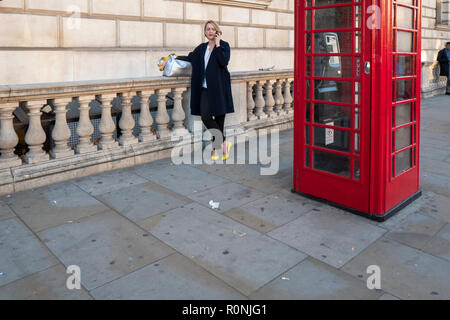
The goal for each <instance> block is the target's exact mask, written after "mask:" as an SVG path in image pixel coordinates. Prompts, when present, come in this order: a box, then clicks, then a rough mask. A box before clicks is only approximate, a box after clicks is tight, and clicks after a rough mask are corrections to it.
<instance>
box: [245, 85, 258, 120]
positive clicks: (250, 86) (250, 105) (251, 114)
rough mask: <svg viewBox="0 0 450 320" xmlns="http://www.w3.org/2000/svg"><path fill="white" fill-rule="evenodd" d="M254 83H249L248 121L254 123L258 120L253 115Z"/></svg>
mask: <svg viewBox="0 0 450 320" xmlns="http://www.w3.org/2000/svg"><path fill="white" fill-rule="evenodd" d="M254 84H255V82H254V81H249V82H247V120H248V121H252V120H255V119H257V117H256V116H255V114H254V113H253V111H254V109H255V101H254V100H253V85H254Z"/></svg>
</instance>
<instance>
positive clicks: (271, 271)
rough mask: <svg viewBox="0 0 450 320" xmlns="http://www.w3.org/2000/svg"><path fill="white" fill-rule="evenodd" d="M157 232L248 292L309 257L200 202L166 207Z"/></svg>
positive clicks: (240, 289) (170, 243) (166, 240)
mask: <svg viewBox="0 0 450 320" xmlns="http://www.w3.org/2000/svg"><path fill="white" fill-rule="evenodd" d="M151 233H152V234H154V235H155V236H156V237H158V238H159V239H161V240H162V241H164V242H165V243H167V244H168V245H170V246H171V247H173V248H174V249H175V250H177V251H178V252H180V253H181V254H183V255H185V256H186V257H188V258H190V259H192V260H193V261H195V262H196V263H197V264H199V265H200V266H202V267H203V268H205V269H206V270H208V271H209V272H211V273H212V274H214V275H215V276H216V277H218V278H220V279H222V280H223V281H225V282H226V283H228V284H229V285H230V286H232V287H233V288H235V289H237V290H239V291H240V292H241V293H243V294H244V295H249V294H250V293H251V292H253V291H254V290H256V289H258V288H259V287H260V286H262V285H264V284H265V283H267V282H269V281H270V280H272V279H273V278H275V277H277V276H278V275H279V274H281V273H282V272H284V271H286V270H288V269H289V268H291V267H293V266H294V265H295V264H297V263H298V262H300V261H301V260H303V259H304V258H306V255H305V254H303V253H301V252H299V251H297V250H295V249H293V248H291V247H289V246H287V245H285V244H283V243H281V242H278V241H276V240H274V239H271V238H269V237H267V236H265V235H263V234H261V233H259V232H257V231H255V230H252V229H250V228H248V227H246V226H244V225H242V224H239V223H238V222H236V221H234V220H232V219H230V218H228V217H225V216H223V215H221V214H219V213H217V212H215V211H213V210H211V209H208V208H205V207H203V206H201V205H200V204H198V203H191V204H188V205H186V206H184V208H177V209H174V210H171V211H170V212H168V213H166V214H165V217H163V218H162V219H161V220H160V221H159V223H158V224H157V225H156V226H154V227H153V229H152V231H151Z"/></svg>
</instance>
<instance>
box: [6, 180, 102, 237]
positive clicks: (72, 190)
mask: <svg viewBox="0 0 450 320" xmlns="http://www.w3.org/2000/svg"><path fill="white" fill-rule="evenodd" d="M6 202H7V203H8V205H9V206H10V207H11V208H12V209H13V210H14V211H15V212H16V214H17V215H18V216H20V218H21V219H22V220H23V221H24V222H25V223H26V224H27V225H28V227H30V228H31V229H32V230H33V231H34V232H39V231H41V230H44V229H47V228H50V227H54V226H58V225H60V224H64V223H70V222H72V221H75V220H78V219H80V218H83V217H87V216H90V215H93V214H95V213H98V212H102V211H105V210H108V207H106V206H105V205H104V204H102V203H101V202H100V201H98V200H96V199H94V198H93V197H92V196H90V195H89V194H88V193H86V192H85V191H83V190H81V189H80V188H79V187H77V186H76V185H74V184H72V183H70V182H63V183H57V184H53V185H50V186H45V187H41V188H38V189H32V190H27V191H22V192H17V193H14V194H12V195H11V197H9V198H7V200H6Z"/></svg>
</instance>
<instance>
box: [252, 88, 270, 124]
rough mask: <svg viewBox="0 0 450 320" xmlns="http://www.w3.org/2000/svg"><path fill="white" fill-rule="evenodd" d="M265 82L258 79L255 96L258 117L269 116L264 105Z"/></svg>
mask: <svg viewBox="0 0 450 320" xmlns="http://www.w3.org/2000/svg"><path fill="white" fill-rule="evenodd" d="M262 87H263V83H262V82H261V81H259V80H258V81H256V97H255V108H256V113H255V115H256V117H257V118H258V119H265V118H267V114H265V113H264V110H263V108H264V106H265V104H266V102H265V101H264V97H263V88H262Z"/></svg>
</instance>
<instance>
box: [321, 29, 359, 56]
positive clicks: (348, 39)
mask: <svg viewBox="0 0 450 320" xmlns="http://www.w3.org/2000/svg"><path fill="white" fill-rule="evenodd" d="M352 41H353V36H352V32H351V31H343V32H316V33H314V53H352Z"/></svg>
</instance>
